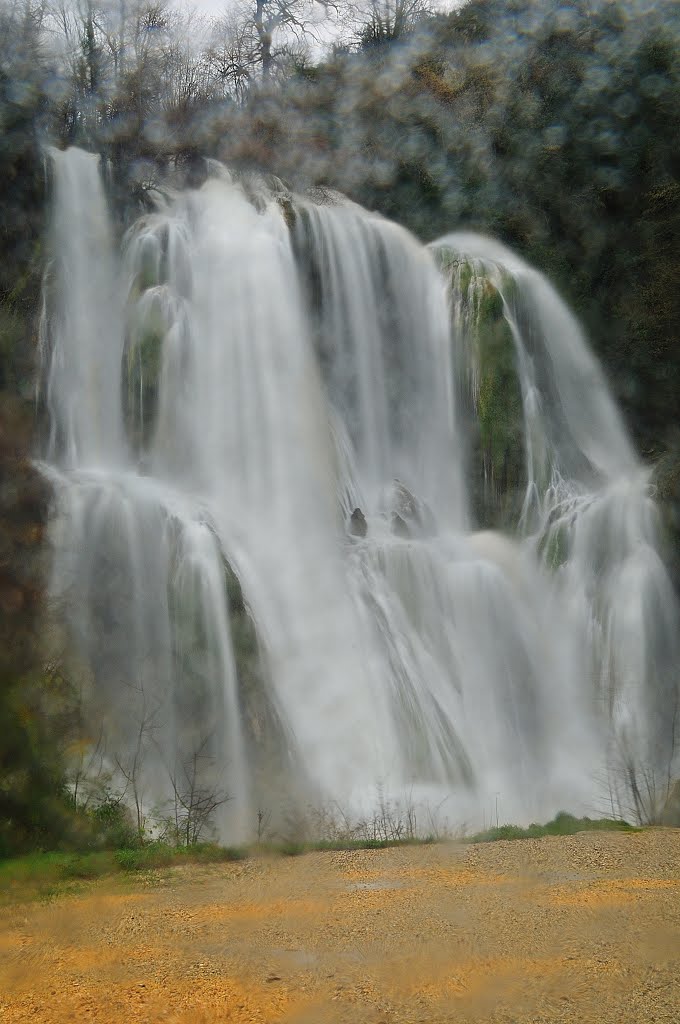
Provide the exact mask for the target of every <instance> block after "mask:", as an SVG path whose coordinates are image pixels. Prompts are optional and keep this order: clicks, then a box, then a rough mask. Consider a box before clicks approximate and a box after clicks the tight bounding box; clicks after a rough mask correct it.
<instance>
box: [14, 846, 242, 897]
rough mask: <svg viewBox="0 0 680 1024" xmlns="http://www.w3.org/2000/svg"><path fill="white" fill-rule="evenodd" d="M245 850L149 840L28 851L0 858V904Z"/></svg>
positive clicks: (237, 856) (210, 861) (230, 857)
mask: <svg viewBox="0 0 680 1024" xmlns="http://www.w3.org/2000/svg"><path fill="white" fill-rule="evenodd" d="M246 856H247V851H246V850H243V849H234V848H233V847H222V846H217V845H216V844H214V843H200V844H196V845H195V846H191V847H175V846H169V845H168V844H166V843H148V844H147V845H145V846H140V847H138V848H136V849H123V850H97V851H95V852H91V853H31V854H27V855H26V856H24V857H15V858H12V859H10V860H0V904H7V903H19V902H23V901H26V900H35V899H48V898H51V897H52V896H56V895H63V894H65V893H69V892H74V891H77V889H78V883H80V882H87V881H93V880H94V879H97V878H103V877H105V876H108V875H115V874H117V873H119V872H135V871H153V870H158V869H161V868H167V867H174V866H176V865H177V866H179V865H181V864H217V863H223V862H225V861H233V860H241V859H242V858H243V857H246Z"/></svg>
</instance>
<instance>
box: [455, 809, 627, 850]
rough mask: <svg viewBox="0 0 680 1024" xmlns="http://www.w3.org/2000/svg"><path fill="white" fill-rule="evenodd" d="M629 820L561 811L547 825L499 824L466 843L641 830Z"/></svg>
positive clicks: (477, 833)
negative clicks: (576, 816) (581, 816)
mask: <svg viewBox="0 0 680 1024" xmlns="http://www.w3.org/2000/svg"><path fill="white" fill-rule="evenodd" d="M639 831H640V829H637V828H634V827H633V826H632V825H629V824H628V822H627V821H616V820H614V819H613V818H575V817H574V815H573V814H567V813H566V812H565V811H560V813H559V814H556V815H555V817H554V818H553V819H552V821H549V822H547V823H546V824H545V825H535V824H532V825H528V826H527V827H526V828H522V827H521V826H519V825H499V826H498V827H497V828H489V829H487V830H486V831H484V832H476V833H475V834H474V835H471V836H467V837H466V838H465V842H466V843H495V842H498V841H499V840H501V839H541V838H542V837H543V836H573V835H576V833H577V832H639Z"/></svg>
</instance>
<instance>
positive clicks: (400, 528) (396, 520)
mask: <svg viewBox="0 0 680 1024" xmlns="http://www.w3.org/2000/svg"><path fill="white" fill-rule="evenodd" d="M390 528H391V530H392V533H393V534H394V536H395V537H403V538H404V540H408V538H409V537H411V536H412V534H411V531H410V529H409V526H408V523H407V522H406V520H405V519H403V518H402V516H400V515H399V513H398V512H393V513H392V519H391V521H390Z"/></svg>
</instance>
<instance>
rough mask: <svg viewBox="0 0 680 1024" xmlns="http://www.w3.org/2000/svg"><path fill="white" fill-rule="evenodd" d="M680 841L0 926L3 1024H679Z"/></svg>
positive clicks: (285, 885)
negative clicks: (111, 1023) (586, 1023)
mask: <svg viewBox="0 0 680 1024" xmlns="http://www.w3.org/2000/svg"><path fill="white" fill-rule="evenodd" d="M679 968H680V830H670V829H658V830H650V831H646V832H642V833H637V834H625V833H608V834H603V833H587V834H586V833H583V834H581V835H577V836H572V837H566V838H545V839H538V840H522V841H516V842H502V843H491V844H488V845H484V846H473V847H470V846H461V845H447V844H443V845H436V846H423V847H402V848H398V849H393V850H374V851H371V850H361V851H353V852H350V853H324V854H307V855H305V856H302V857H296V858H290V859H275V860H248V861H243V862H239V863H234V864H225V865H218V866H212V867H209V868H205V867H190V868H183V869H176V870H173V871H171V872H168V873H165V874H153V875H148V876H144V877H143V878H135V879H134V880H129V879H125V880H123V879H121V878H117V879H115V880H109V881H107V882H98V883H91V884H89V885H87V886H86V887H85V888H84V890H83V891H82V892H81V893H80V894H79V895H77V896H68V897H62V898H60V899H57V900H55V901H54V902H53V903H51V904H49V905H40V904H33V905H30V906H16V907H10V908H9V909H6V910H5V911H4V916H3V920H2V921H0V1020H1V1021H2V1022H3V1024H19V1022H22V1024H23V1022H27V1021H31V1022H35V1024H38V1022H46V1021H49V1022H65V1021H74V1022H75V1021H77V1022H78V1024H81V1022H83V1021H107V1022H108V1021H116V1022H121V1024H123V1022H125V1024H128V1022H130V1024H138V1022H149V1024H151V1022H153V1024H156V1022H161V1021H162V1022H164V1024H213V1022H229V1024H245V1022H270V1021H271V1022H274V1021H276V1022H279V1021H280V1022H295V1024H326V1022H329V1024H406V1022H409V1024H411V1022H413V1024H415V1022H427V1024H438V1022H454V1021H455V1022H456V1024H465V1022H472V1021H479V1022H481V1021H484V1022H504V1024H511V1022H512V1024H544V1022H545V1024H548V1022H550V1024H557V1022H566V1021H568V1022H574V1024H575V1022H581V1021H593V1022H594V1021H597V1022H598V1024H605V1022H612V1024H633V1022H635V1024H638V1022H640V1024H647V1022H659V1024H660V1022H669V1024H680V973H679V970H678V969H679Z"/></svg>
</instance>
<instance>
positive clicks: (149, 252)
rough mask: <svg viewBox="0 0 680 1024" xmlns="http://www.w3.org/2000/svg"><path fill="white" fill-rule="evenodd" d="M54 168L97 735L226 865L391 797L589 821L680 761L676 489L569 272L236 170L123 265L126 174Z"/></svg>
mask: <svg viewBox="0 0 680 1024" xmlns="http://www.w3.org/2000/svg"><path fill="white" fill-rule="evenodd" d="M50 159H51V167H52V174H53V178H54V187H53V206H54V214H53V222H52V234H51V247H52V257H51V262H50V266H49V268H48V271H47V273H46V278H45V295H44V309H43V323H42V328H41V337H42V357H43V380H44V393H45V395H46V405H47V412H48V415H49V420H50V431H49V438H48V443H47V445H46V450H45V452H44V461H43V463H42V465H43V467H44V471H45V473H47V474H48V475H49V477H50V479H51V480H52V481H53V483H54V489H55V502H54V513H53V518H52V545H53V552H54V558H53V570H52V583H51V591H52V595H53V597H54V599H55V604H56V607H57V608H58V609H59V616H60V620H61V623H62V625H63V628H64V630H65V633H66V636H67V638H68V639H67V645H68V648H69V650H70V652H71V655H72V660H73V663H74V665H75V666H76V668H75V669H74V671H76V672H77V674H78V678H79V681H80V686H81V691H82V701H83V721H84V723H85V737H84V742H85V744H86V745H87V746H88V748H89V749H95V748H96V749H97V751H98V754H99V757H98V761H97V764H98V765H99V766H100V768H101V769H102V770H103V771H104V772H105V774H106V777H107V779H109V780H111V782H110V784H111V785H116V786H118V788H119V790H121V791H123V790H124V791H125V798H126V800H128V802H129V803H130V805H131V806H133V805H134V807H135V808H136V809H137V811H138V815H139V816H140V817H142V818H145V819H146V818H147V817H148V818H151V817H152V816H153V813H155V811H153V809H158V808H163V807H165V808H166V812H167V813H170V812H169V811H168V808H171V809H174V810H173V813H175V814H179V817H180V818H182V820H183V821H186V820H187V816H189V817H190V816H191V815H190V812H189V810H188V809H187V799H188V798H187V795H186V794H187V793H188V792H189V791H190V792H191V793H194V794H196V793H198V794H199V798H200V799H198V800H197V801H196V802H195V805H194V806H193V809H192V813H193V814H194V824H195V821H196V820H197V819H198V818H200V814H202V813H204V812H205V813H206V814H207V811H208V810H209V812H210V818H211V823H212V824H213V825H214V827H215V828H216V830H217V833H218V835H219V837H220V838H221V839H222V840H224V841H229V842H236V841H242V840H246V839H248V838H251V837H252V836H253V834H254V833H255V831H256V827H257V820H258V813H260V814H262V813H265V814H266V815H267V816H268V817H270V816H273V817H274V818H275V819H276V820H277V821H278V822H279V823H280V822H283V821H284V820H285V818H286V816H290V815H291V814H296V815H298V817H299V816H300V815H304V813H305V809H306V808H309V807H312V806H313V807H317V808H324V807H330V806H333V807H336V808H340V809H341V811H342V814H344V815H346V816H347V817H348V818H352V819H353V820H356V819H358V818H360V817H362V816H363V817H366V816H368V817H370V815H371V813H373V811H374V810H375V807H376V805H377V801H379V800H384V799H385V797H387V799H389V800H396V801H398V802H399V803H400V804H401V805H402V806H407V805H410V804H414V805H417V806H418V808H419V811H418V813H419V814H420V819H419V820H421V821H423V820H427V817H426V815H427V814H428V813H432V812H433V809H434V808H442V807H444V808H445V816H446V819H447V820H448V821H449V822H451V823H453V824H456V825H460V824H462V823H463V822H476V821H477V820H479V819H481V817H482V815H483V813H484V812H485V810H487V809H488V807H489V806H490V802H491V803H493V802H495V801H496V800H497V799H498V800H500V806H501V808H502V813H503V815H504V816H506V817H512V818H513V819H514V820H517V821H522V820H527V819H528V818H533V817H541V816H548V815H550V814H552V813H555V812H556V811H557V810H559V809H560V808H562V807H568V808H569V809H570V810H586V811H588V810H592V809H593V807H592V804H593V801H594V800H595V799H596V798H597V785H596V782H595V781H594V780H595V776H596V773H597V771H598V769H599V768H600V767H601V764H602V762H603V760H604V758H605V756H606V752H607V750H608V749H609V748H610V747H611V744H613V743H618V744H619V747H621V745H624V746H625V748H626V750H628V751H633V752H634V753H635V755H636V756H639V757H640V758H641V759H643V760H644V761H645V763H647V760H648V759H649V757H650V756H651V751H652V750H657V754H655V758H656V761H655V769H659V770H661V769H662V768H663V767H664V765H665V766H666V767H667V766H668V764H669V759H671V758H672V756H673V749H672V748H673V739H674V736H673V735H672V728H671V729H670V730H669V726H668V723H669V719H670V717H671V716H670V712H671V711H672V709H674V707H675V702H676V701H677V683H676V682H675V679H674V676H673V675H672V673H671V666H672V664H673V661H674V659H675V656H676V643H677V641H676V639H675V636H676V609H675V601H674V597H673V594H672V591H671V588H670V584H669V582H668V578H667V576H666V572H665V569H664V567H663V564H662V561H661V559H660V558H659V555H658V553H657V539H656V534H657V525H656V519H655V509H654V505H653V502H652V500H651V498H650V496H649V493H648V484H647V478H646V474H645V470H644V469H643V468H642V467H641V466H640V465H639V464H638V462H637V459H636V457H635V455H634V454H633V451H632V449H631V446H630V444H629V442H628V440H627V438H626V435H625V431H624V429H623V427H622V425H621V422H620V419H619V416H618V413H617V411H616V408H615V406H614V404H613V402H612V400H611V398H610V396H609V395H608V393H607V389H606V386H605V383H604V380H603V377H602V374H601V371H600V370H599V368H598V366H597V364H596V362H595V360H594V358H593V357H592V355H591V354H590V352H589V350H588V348H587V345H586V343H585V341H584V339H583V336H582V334H581V332H580V330H579V328H578V325H577V324H576V322H575V320H574V319H573V317H572V316H571V314H570V313H569V311H568V310H567V309H566V308H565V307H564V305H563V303H561V301H560V300H559V298H558V297H557V296H556V295H555V293H554V292H553V291H552V289H550V286H549V285H548V284H547V282H546V281H545V280H544V279H543V278H542V277H541V276H540V275H539V274H537V273H536V272H535V271H532V270H530V269H529V268H527V267H525V266H524V265H523V264H521V263H520V262H519V261H518V260H517V259H516V257H514V256H512V255H511V254H509V253H507V252H506V251H505V250H502V249H501V248H500V247H498V246H496V245H495V243H493V244H491V243H488V244H487V243H486V242H484V241H483V240H479V239H475V238H472V237H471V236H451V237H450V238H447V239H444V240H443V241H442V243H440V244H438V245H437V246H435V247H433V248H425V247H423V246H421V245H420V244H419V243H418V242H416V240H415V239H414V238H413V237H412V236H410V235H409V234H408V233H407V232H406V231H404V230H403V229H401V228H399V227H397V226H396V225H394V224H391V223H390V222H388V221H386V220H384V219H382V218H380V217H377V216H375V215H372V214H369V213H367V212H366V211H364V210H362V209H361V208H359V207H357V206H355V205H354V204H352V203H349V202H347V201H344V200H343V199H342V197H339V196H335V195H333V196H332V197H330V198H331V201H330V202H329V201H328V198H329V197H328V196H327V195H326V194H324V202H321V203H315V202H314V201H312V199H310V198H300V197H290V196H288V195H286V196H283V195H282V194H281V193H280V192H279V191H278V189H279V188H280V183H278V184H277V183H274V185H271V186H265V185H264V184H263V185H262V187H261V188H258V189H257V194H256V195H255V196H254V195H253V189H252V187H250V186H252V183H250V184H249V187H247V188H246V187H244V186H242V185H241V183H239V181H237V180H235V179H234V178H233V177H232V176H231V175H230V174H229V172H228V171H227V170H225V169H224V168H222V167H220V166H217V168H213V169H212V170H213V173H212V176H211V177H210V178H209V179H208V181H207V182H206V183H205V184H204V185H203V186H202V187H201V188H200V189H198V190H190V191H185V192H170V191H168V192H167V193H166V195H165V198H164V199H163V200H160V198H159V201H158V204H157V207H156V209H155V210H154V212H151V213H146V214H145V215H143V216H141V217H140V218H139V219H138V220H137V221H136V222H135V223H134V224H132V225H131V227H130V228H129V229H128V230H127V232H126V233H125V235H124V236H123V238H122V239H121V240H120V241H119V242H118V241H116V240H115V239H114V232H113V231H112V228H111V226H110V224H109V215H108V211H107V203H106V197H105V192H104V189H103V186H102V180H101V174H100V168H99V165H98V161H97V158H96V157H94V156H92V155H91V154H85V153H83V152H81V151H79V150H76V149H70V150H67V151H66V152H63V153H61V152H56V151H51V152H50ZM217 172H218V173H217ZM442 253H444V254H448V255H446V256H445V258H443V257H442ZM462 267H465V268H466V270H465V280H464V281H463V280H462V272H461V268H462ZM489 289H493V290H494V293H495V294H497V295H498V296H499V298H498V308H497V309H496V314H497V318H498V319H499V322H500V320H502V321H503V323H504V324H505V325H506V327H507V331H508V332H509V333H508V338H510V339H511V340H510V342H509V345H510V349H509V350H508V351H510V352H511V355H510V356H508V355H507V353H506V355H505V356H504V358H505V359H506V364H507V365H506V370H505V371H504V372H505V373H506V376H507V375H508V374H513V375H514V376H515V377H516V393H517V399H516V404H517V410H516V412H517V416H518V417H519V418H520V420H521V422H520V426H519V428H518V429H516V430H513V434H514V435H515V440H516V442H517V444H519V445H521V449H522V460H523V467H524V468H523V471H522V472H523V476H524V479H523V482H522V486H523V488H524V494H523V497H522V500H521V502H520V503H519V505H518V507H517V509H516V510H515V511H516V516H515V519H514V521H512V522H511V521H508V522H507V523H505V524H504V527H505V530H506V535H503V534H502V533H500V532H496V531H492V530H488V529H484V528H483V527H485V526H486V525H488V524H486V523H484V522H483V521H481V520H480V521H479V522H477V521H476V520H475V517H476V515H477V513H476V512H475V510H474V502H471V500H470V484H469V479H470V477H471V473H472V468H473V454H472V447H473V446H472V444H471V440H470V439H471V438H473V436H474V431H475V426H474V423H475V422H476V420H475V416H477V415H478V414H479V417H480V422H481V421H482V419H483V417H482V415H481V412H480V409H481V406H482V405H483V404H484V403H486V406H489V401H490V399H489V394H491V393H492V392H490V391H489V388H488V387H487V385H486V383H485V382H486V380H487V376H485V375H487V370H486V369H485V365H484V359H485V358H486V357H487V356H488V352H487V351H486V350H484V351H482V349H483V346H481V347H480V346H479V345H477V342H476V340H475V339H476V338H478V336H479V332H480V329H481V328H480V323H481V320H480V317H482V312H480V310H482V307H483V302H484V301H486V298H485V297H488V294H489ZM494 330H495V328H494ZM494 337H496V336H495V335H494ZM498 338H500V335H498ZM496 340H498V339H496ZM494 344H495V342H494ZM499 344H500V342H499ZM476 345H477V347H475V346H476ZM508 379H509V378H508ZM501 390H502V389H501ZM487 412H488V409H487ZM498 422H500V420H499V421H498ZM508 422H509V421H508ZM484 423H485V426H484V437H483V442H484V444H485V445H486V448H485V452H486V455H485V458H487V461H488V459H489V458H491V463H489V465H491V469H492V470H493V471H494V472H495V473H496V477H498V473H497V472H496V467H495V465H494V464H493V459H495V458H496V454H497V451H498V450H500V449H499V445H498V443H497V438H496V439H495V438H494V435H493V431H494V429H495V426H494V425H495V423H496V421H495V420H494V416H493V415H492V414H489V415H488V416H487V419H486V420H484ZM504 443H505V442H504ZM494 445H495V447H494ZM489 452H490V453H491V456H489ZM496 461H498V460H497V459H496ZM494 479H495V486H497V487H502V486H505V485H504V484H503V482H502V481H500V480H498V479H496V478H494ZM506 483H507V481H506ZM661 741H663V742H662V747H663V749H662V750H661V751H659V750H658V748H659V743H660V742H661ZM617 749H618V748H617ZM206 809H207V810H206ZM152 812H153V813H152ZM423 815H425V817H423Z"/></svg>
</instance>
